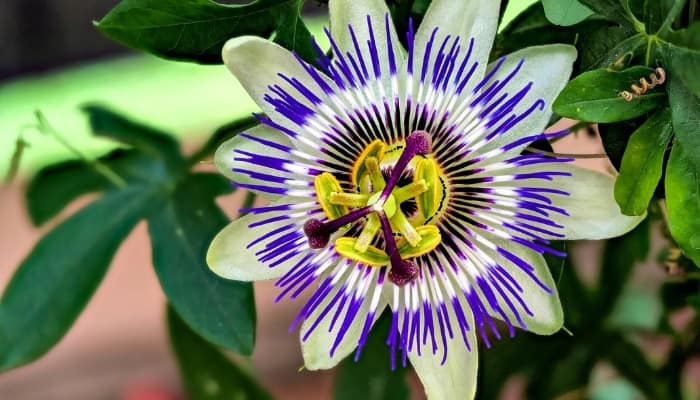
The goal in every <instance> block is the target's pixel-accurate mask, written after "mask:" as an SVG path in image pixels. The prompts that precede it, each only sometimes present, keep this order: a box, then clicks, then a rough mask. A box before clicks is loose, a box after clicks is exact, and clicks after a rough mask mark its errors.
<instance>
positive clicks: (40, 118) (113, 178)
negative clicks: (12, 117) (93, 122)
mask: <svg viewBox="0 0 700 400" xmlns="http://www.w3.org/2000/svg"><path fill="white" fill-rule="evenodd" d="M34 115H35V116H36V119H37V125H36V129H37V130H38V131H39V132H41V133H42V134H44V135H47V136H51V137H53V138H54V139H55V140H56V141H57V142H58V143H60V144H61V146H63V147H65V148H66V149H67V150H68V151H70V152H71V153H73V154H74V155H75V156H76V157H78V158H79V159H80V160H81V161H83V162H84V163H85V164H87V165H88V166H89V167H90V168H92V169H93V170H94V171H95V172H97V173H98V174H100V175H102V176H103V177H104V178H105V179H107V180H108V181H109V182H110V183H112V184H113V185H114V186H116V187H118V188H124V187H126V185H127V183H126V181H125V180H124V178H122V177H121V176H119V175H118V174H117V173H116V172H114V170H112V169H111V168H109V167H108V166H107V165H105V164H103V163H102V162H100V161H99V160H95V159H92V158H90V157H88V156H86V155H85V153H83V152H82V151H80V150H78V149H77V148H76V147H75V146H73V145H72V144H71V143H70V142H69V141H68V140H66V139H65V138H64V137H63V136H61V135H60V134H59V133H58V131H56V129H54V128H53V127H52V126H51V124H49V121H48V120H47V119H46V117H45V116H44V114H43V113H42V112H41V111H40V110H36V111H35V112H34Z"/></svg>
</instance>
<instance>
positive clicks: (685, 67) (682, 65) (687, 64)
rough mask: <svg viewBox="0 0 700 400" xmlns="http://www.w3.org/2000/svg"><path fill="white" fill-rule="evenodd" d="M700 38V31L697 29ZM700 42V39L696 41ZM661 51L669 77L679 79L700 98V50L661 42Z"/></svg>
mask: <svg viewBox="0 0 700 400" xmlns="http://www.w3.org/2000/svg"><path fill="white" fill-rule="evenodd" d="M694 33H695V34H696V35H698V36H700V29H695V32H694ZM696 40H700V39H696ZM659 51H660V52H661V56H662V58H663V61H664V64H665V66H666V68H667V69H668V70H669V73H668V74H669V75H672V76H674V77H677V78H679V79H680V81H682V82H683V84H684V85H685V86H686V87H687V88H688V89H689V90H690V91H691V92H692V93H693V94H695V95H696V96H700V80H698V71H700V49H692V48H688V47H684V46H682V45H677V44H674V43H670V42H661V44H660V46H659Z"/></svg>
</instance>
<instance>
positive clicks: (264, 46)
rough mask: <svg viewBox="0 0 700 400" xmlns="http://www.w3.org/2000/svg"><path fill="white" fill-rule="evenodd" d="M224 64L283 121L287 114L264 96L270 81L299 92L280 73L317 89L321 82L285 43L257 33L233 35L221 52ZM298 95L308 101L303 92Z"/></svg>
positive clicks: (257, 100)
mask: <svg viewBox="0 0 700 400" xmlns="http://www.w3.org/2000/svg"><path fill="white" fill-rule="evenodd" d="M221 55H222V57H223V60H224V64H226V66H227V67H228V69H229V70H230V71H231V73H233V75H234V76H235V77H236V78H237V79H238V81H239V82H240V83H241V85H243V87H244V88H245V90H246V91H247V92H248V95H249V96H250V97H251V98H252V99H253V100H254V101H255V103H256V104H257V105H258V106H260V108H262V109H263V110H264V111H265V113H267V114H268V116H269V117H270V118H271V119H272V120H274V121H276V122H277V123H280V121H283V120H284V118H283V117H280V116H279V114H278V113H277V112H276V111H275V110H274V107H273V106H271V105H270V104H269V103H267V102H266V101H265V100H264V98H263V96H264V95H265V93H268V92H269V86H270V85H275V84H277V85H279V86H280V87H282V89H284V90H285V91H287V92H288V93H297V91H296V90H295V89H293V88H292V87H291V85H289V84H288V83H287V82H285V81H284V79H282V78H281V77H280V76H279V74H283V75H285V76H287V77H289V78H296V79H298V80H299V81H300V82H301V84H302V85H303V86H304V87H306V88H309V89H310V90H312V91H314V92H318V91H319V90H316V89H317V88H318V85H317V84H316V83H315V82H314V81H313V79H311V78H310V77H309V75H308V73H307V72H306V70H305V69H304V68H303V67H302V66H301V64H299V62H298V61H297V60H296V58H294V56H293V55H292V53H290V52H289V51H288V50H287V49H285V48H284V47H281V46H279V45H277V44H275V43H273V42H271V41H269V40H266V39H263V38H260V37H256V36H240V37H236V38H233V39H230V40H229V41H228V42H226V44H225V45H224V48H223V50H222V53H221ZM295 98H296V99H297V100H299V101H301V102H304V103H305V104H307V105H308V104H309V103H308V102H306V101H305V100H304V99H303V97H302V96H295Z"/></svg>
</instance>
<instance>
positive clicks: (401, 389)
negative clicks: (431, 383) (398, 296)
mask: <svg viewBox="0 0 700 400" xmlns="http://www.w3.org/2000/svg"><path fill="white" fill-rule="evenodd" d="M390 329H391V317H390V315H389V313H385V314H384V315H383V316H382V317H380V318H379V320H377V322H376V323H375V325H374V327H373V328H372V331H371V332H370V336H369V338H368V340H367V344H366V345H365V347H364V348H363V349H362V355H361V357H360V359H359V360H358V361H357V362H355V361H354V360H353V359H352V357H348V358H346V359H345V360H343V362H342V363H341V364H340V366H339V368H338V375H337V376H336V378H335V387H334V389H333V392H334V396H333V398H334V399H335V400H355V399H363V400H404V399H408V398H409V389H408V386H407V385H406V369H405V368H400V367H399V368H397V369H396V370H394V371H391V370H390V365H389V357H390V355H389V350H388V349H389V348H388V347H387V346H386V344H385V343H384V342H385V340H386V337H387V336H388V334H389V332H390Z"/></svg>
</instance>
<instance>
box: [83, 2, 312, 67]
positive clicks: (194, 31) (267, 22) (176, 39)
mask: <svg viewBox="0 0 700 400" xmlns="http://www.w3.org/2000/svg"><path fill="white" fill-rule="evenodd" d="M302 4H303V1H301V0H255V1H252V2H250V3H248V4H244V5H231V4H220V3H217V2H215V1H213V0H122V2H121V3H119V4H118V5H117V6H116V7H114V8H113V9H112V10H111V11H110V12H109V13H108V14H107V15H106V16H105V17H104V18H103V19H102V20H100V21H99V22H97V23H96V26H97V29H99V30H100V31H101V32H102V33H104V34H105V35H107V36H108V37H109V38H111V39H113V40H116V41H117V42H120V43H122V44H124V45H126V46H129V47H133V48H136V49H140V50H143V51H147V52H149V53H152V54H155V55H157V56H160V57H164V58H168V59H174V60H183V61H194V62H198V63H204V64H221V63H222V60H221V49H222V47H223V45H224V43H226V41H227V40H228V39H230V38H232V37H235V36H242V35H255V36H261V37H264V38H269V37H270V36H271V35H272V34H273V33H275V32H276V33H277V35H276V39H275V40H276V41H277V42H278V43H284V44H285V45H287V46H292V47H290V49H294V50H297V51H298V52H299V53H300V54H302V55H309V54H311V53H310V52H311V51H313V50H310V47H309V46H310V43H309V42H305V41H304V38H305V37H306V35H307V34H308V31H307V30H306V27H305V26H304V24H303V22H302V21H301V20H300V19H299V18H298V16H299V8H300V6H301V5H302ZM292 21H296V22H293V23H292V24H291V26H289V25H288V24H290V22H292ZM314 59H315V57H314V58H312V59H311V60H308V59H307V61H313V60H314Z"/></svg>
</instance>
